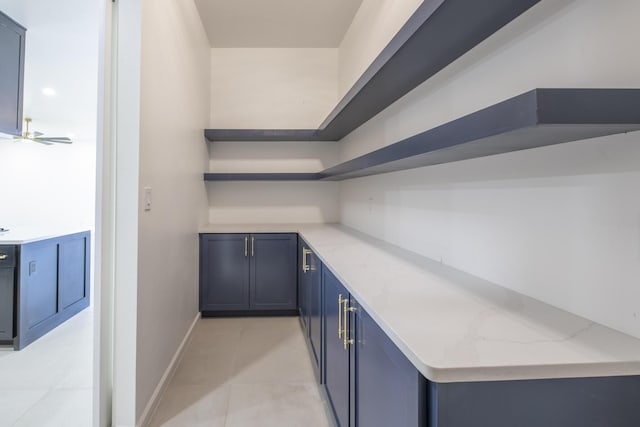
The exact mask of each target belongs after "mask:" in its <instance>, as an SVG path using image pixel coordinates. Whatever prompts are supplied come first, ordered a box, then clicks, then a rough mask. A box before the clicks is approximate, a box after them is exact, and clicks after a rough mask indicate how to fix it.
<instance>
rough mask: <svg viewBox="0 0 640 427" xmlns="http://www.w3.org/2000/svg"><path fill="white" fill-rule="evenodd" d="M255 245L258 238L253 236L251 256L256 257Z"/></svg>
mask: <svg viewBox="0 0 640 427" xmlns="http://www.w3.org/2000/svg"><path fill="white" fill-rule="evenodd" d="M255 243H256V238H255V237H253V236H251V256H254V255H255V254H256V253H255Z"/></svg>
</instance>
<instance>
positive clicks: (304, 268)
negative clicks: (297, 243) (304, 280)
mask: <svg viewBox="0 0 640 427" xmlns="http://www.w3.org/2000/svg"><path fill="white" fill-rule="evenodd" d="M309 254H311V250H309V249H307V248H302V272H303V273H306V272H307V271H309V270H311V267H310V266H309V264H307V255H309Z"/></svg>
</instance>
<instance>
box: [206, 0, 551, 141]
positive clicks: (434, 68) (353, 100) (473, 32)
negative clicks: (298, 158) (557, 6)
mask: <svg viewBox="0 0 640 427" xmlns="http://www.w3.org/2000/svg"><path fill="white" fill-rule="evenodd" d="M539 1H540V0H491V1H488V2H486V1H477V0H425V1H424V2H423V3H422V4H421V5H420V6H419V7H418V9H417V10H416V11H415V13H414V14H413V15H412V16H411V17H410V18H409V20H408V21H407V22H406V23H405V25H403V27H402V28H401V29H400V31H398V33H397V34H396V35H395V36H394V38H393V39H392V40H391V41H390V42H389V44H388V45H387V46H386V47H385V48H384V49H383V50H382V52H381V53H380V54H379V55H378V57H376V59H375V60H374V61H373V63H372V64H371V65H370V66H369V67H368V68H367V70H366V71H365V72H364V73H363V74H362V76H361V77H360V78H359V79H358V81H357V82H356V83H355V84H354V85H353V87H352V88H351V89H350V90H349V92H347V94H346V95H345V96H344V97H343V98H342V100H340V102H339V103H338V105H337V106H336V107H335V108H334V109H333V111H331V113H329V115H328V116H327V118H326V119H325V120H324V121H323V122H322V124H321V125H320V126H319V128H318V129H274V130H271V129H206V130H205V132H204V134H205V137H206V138H207V139H208V140H209V141H339V140H340V139H342V138H344V137H345V136H346V135H348V134H349V133H351V132H352V131H353V130H354V129H356V128H358V127H359V126H360V125H362V124H363V123H365V122H366V121H368V120H369V119H371V118H372V117H374V116H375V115H376V114H378V113H379V112H381V111H382V110H384V109H385V108H387V107H388V106H389V105H391V104H392V103H393V102H395V101H396V100H398V99H399V98H401V97H402V96H404V95H405V94H407V93H408V92H410V91H411V90H412V89H414V88H415V87H417V86H418V85H420V84H421V83H422V82H424V81H425V80H427V79H429V78H430V77H431V76H433V75H434V74H436V73H437V72H438V71H440V70H442V69H443V68H445V67H446V66H447V65H449V64H451V63H452V62H453V61H455V60H456V59H458V58H459V57H460V56H462V55H463V54H465V53H466V52H468V51H469V50H471V49H472V48H473V47H474V46H476V45H477V44H478V43H480V42H482V41H483V40H485V39H486V38H487V37H489V36H490V35H492V34H493V33H495V32H496V31H498V30H499V29H500V28H502V27H503V26H504V25H506V24H507V23H509V22H511V21H512V20H513V19H514V18H516V17H517V16H519V15H520V14H522V13H523V12H525V11H527V10H528V9H530V8H531V7H532V6H534V5H535V4H536V3H538V2H539Z"/></svg>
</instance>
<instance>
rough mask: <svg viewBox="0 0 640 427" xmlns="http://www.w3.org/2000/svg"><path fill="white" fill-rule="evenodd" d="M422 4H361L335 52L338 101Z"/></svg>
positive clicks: (367, 0) (387, 0)
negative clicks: (337, 73)
mask: <svg viewBox="0 0 640 427" xmlns="http://www.w3.org/2000/svg"><path fill="white" fill-rule="evenodd" d="M422 1H423V0H403V1H397V0H363V1H362V4H361V5H360V8H359V9H358V12H357V13H356V15H355V17H354V18H353V22H352V23H351V25H350V26H349V29H348V30H347V32H346V34H345V36H344V38H343V39H342V42H341V43H340V47H339V49H338V63H339V75H338V97H339V98H342V97H343V96H344V95H345V94H346V93H347V92H348V91H349V89H351V86H353V84H354V83H355V82H356V81H357V80H358V79H359V78H360V76H361V75H362V73H364V71H365V70H366V69H367V68H368V67H369V65H370V64H371V63H372V62H373V60H374V59H375V58H376V57H377V56H378V54H379V53H380V52H381V51H382V49H384V47H385V46H386V45H387V44H388V43H389V42H390V41H391V39H392V38H393V36H395V35H396V33H397V32H398V31H399V30H400V28H401V27H402V26H403V25H404V23H405V22H406V21H407V19H409V17H410V16H411V15H412V14H413V12H415V10H416V9H417V8H418V6H420V4H422Z"/></svg>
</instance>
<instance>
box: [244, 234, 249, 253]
mask: <svg viewBox="0 0 640 427" xmlns="http://www.w3.org/2000/svg"><path fill="white" fill-rule="evenodd" d="M248 246H249V238H248V237H246V236H245V238H244V256H245V257H246V256H247V254H248Z"/></svg>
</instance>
